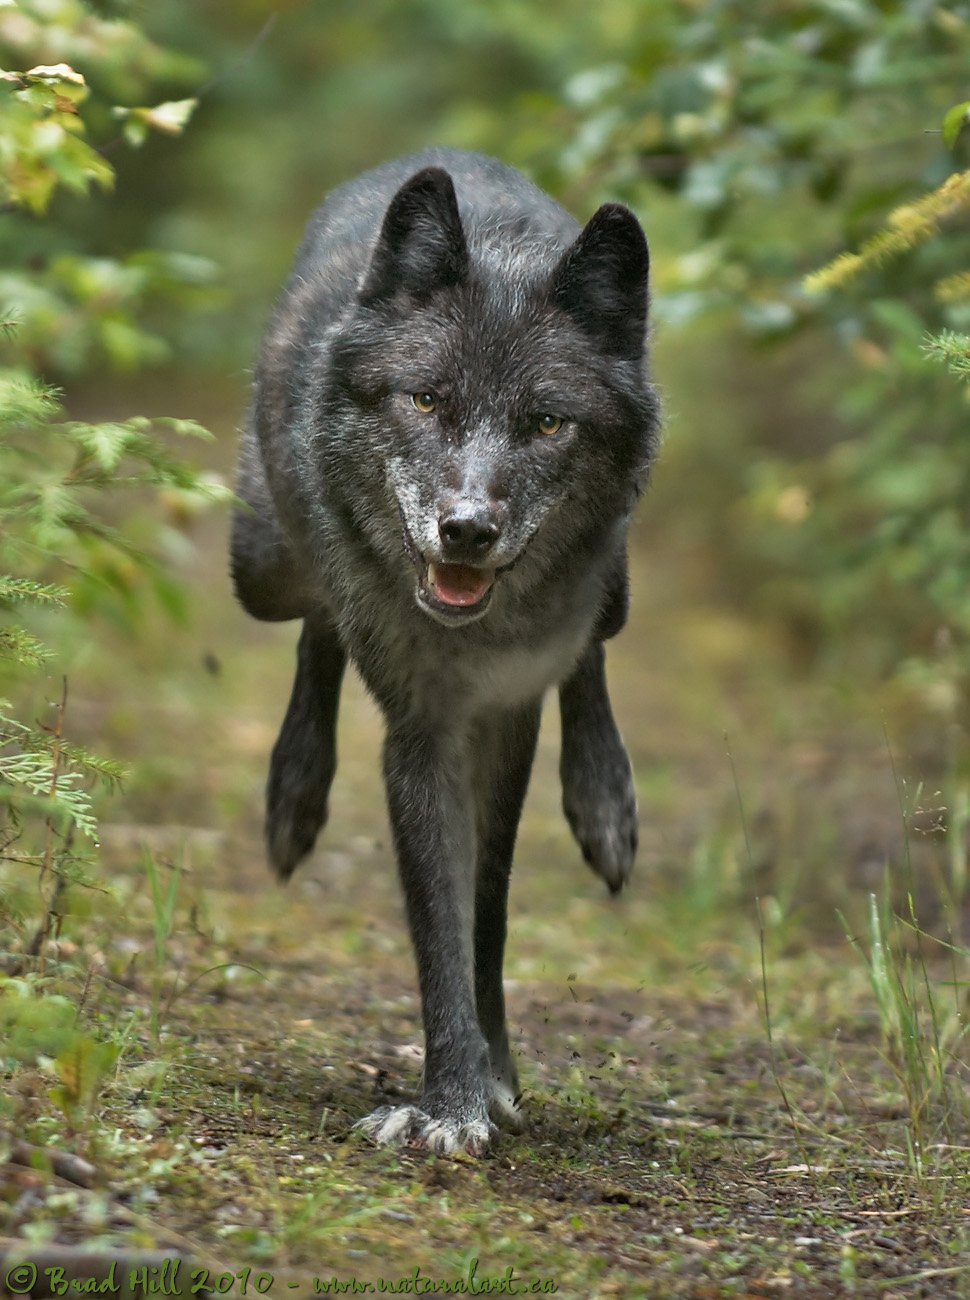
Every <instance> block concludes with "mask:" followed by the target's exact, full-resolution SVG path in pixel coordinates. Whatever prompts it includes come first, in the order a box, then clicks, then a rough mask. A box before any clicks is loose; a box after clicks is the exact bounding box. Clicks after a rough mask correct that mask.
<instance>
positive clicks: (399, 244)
mask: <svg viewBox="0 0 970 1300" xmlns="http://www.w3.org/2000/svg"><path fill="white" fill-rule="evenodd" d="M467 271H468V249H467V247H466V245H465V232H464V231H463V229H462V225H461V217H460V215H459V212H458V200H457V198H456V197H455V187H454V184H453V183H452V179H451V177H450V176H449V175H448V173H447V172H446V171H444V170H443V169H442V168H441V167H426V168H425V169H424V170H423V171H420V172H417V173H415V175H414V176H412V177H411V179H410V180H409V181H406V182H405V183H404V184H403V185H402V186H401V188H400V189H399V190H398V192H397V193H396V194H395V195H394V197H393V199H391V202H390V205H389V207H388V209H387V212H386V214H385V216H384V224H383V225H382V226H381V233H380V236H379V237H378V240H377V246H376V248H375V249H374V254H373V256H372V258H371V264H370V269H369V270H368V272H367V276H366V278H365V280H364V284H363V288H362V289H361V290H360V295H359V297H360V301H361V302H362V303H364V304H365V306H366V305H370V304H371V303H375V302H379V301H381V300H382V299H385V298H390V297H393V295H394V294H396V293H402V292H403V293H407V294H409V295H411V296H412V297H414V298H419V299H420V298H427V297H428V296H429V295H430V294H432V293H433V292H434V291H435V290H436V289H443V288H447V287H449V286H451V285H456V284H460V283H461V282H462V281H463V280H464V278H465V276H466V274H467Z"/></svg>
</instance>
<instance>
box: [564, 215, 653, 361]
mask: <svg viewBox="0 0 970 1300" xmlns="http://www.w3.org/2000/svg"><path fill="white" fill-rule="evenodd" d="M649 271H650V254H649V252H648V250H647V241H646V238H645V236H644V233H643V230H642V229H641V226H640V223H639V221H637V219H636V217H635V216H634V215H633V213H632V212H631V211H630V209H629V208H625V207H624V206H623V205H622V203H605V204H604V205H603V207H601V208H599V209H598V210H597V211H596V212H595V213H594V214H593V216H592V217H591V218H590V221H589V224H588V225H587V226H586V228H585V230H584V231H583V232H582V234H581V235H580V236H579V238H578V239H577V240H576V242H575V244H573V246H572V248H570V249H569V250H568V251H567V253H566V255H565V257H564V258H563V260H562V262H561V263H560V265H559V270H558V272H557V273H556V281H555V289H556V298H557V300H558V302H559V305H560V306H561V307H562V308H563V309H564V310H565V311H567V312H568V313H569V314H570V316H572V317H573V318H574V319H575V321H576V322H577V324H578V325H579V326H580V327H581V328H582V329H583V330H584V331H585V333H587V334H588V335H590V337H591V338H593V339H595V340H596V342H597V343H598V345H599V346H600V347H601V348H602V349H603V350H604V351H605V352H607V353H609V354H610V355H611V356H616V357H626V358H628V359H630V360H637V359H639V358H640V357H642V356H643V350H644V347H645V344H646V334H647V279H648V274H649Z"/></svg>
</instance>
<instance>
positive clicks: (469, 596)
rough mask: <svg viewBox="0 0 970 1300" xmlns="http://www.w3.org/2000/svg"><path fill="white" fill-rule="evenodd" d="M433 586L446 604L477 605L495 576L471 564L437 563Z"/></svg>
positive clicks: (431, 571) (433, 572) (434, 569)
mask: <svg viewBox="0 0 970 1300" xmlns="http://www.w3.org/2000/svg"><path fill="white" fill-rule="evenodd" d="M429 577H430V579H431V588H432V590H433V591H434V594H435V595H436V596H437V597H438V599H439V600H440V601H441V602H442V603H443V604H445V605H477V604H478V602H479V601H480V600H481V598H482V597H483V596H484V595H485V593H486V591H488V589H489V587H490V586H491V585H492V581H493V577H492V574H490V573H484V572H483V571H482V570H481V569H475V568H472V566H471V565H470V564H435V565H433V566H432V568H431V570H430V573H429Z"/></svg>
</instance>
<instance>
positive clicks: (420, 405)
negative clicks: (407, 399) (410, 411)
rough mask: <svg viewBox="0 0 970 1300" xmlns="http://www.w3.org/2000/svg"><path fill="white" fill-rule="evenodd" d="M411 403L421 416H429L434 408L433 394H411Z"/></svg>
mask: <svg viewBox="0 0 970 1300" xmlns="http://www.w3.org/2000/svg"><path fill="white" fill-rule="evenodd" d="M411 401H412V403H413V404H414V408H415V410H418V411H420V412H421V414H422V415H430V414H431V412H432V411H433V410H434V408H435V400H434V393H412V394H411Z"/></svg>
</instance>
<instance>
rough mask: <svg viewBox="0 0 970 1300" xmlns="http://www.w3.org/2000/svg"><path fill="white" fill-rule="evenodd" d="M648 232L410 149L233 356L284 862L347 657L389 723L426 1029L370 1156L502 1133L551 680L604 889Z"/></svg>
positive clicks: (320, 766) (324, 745)
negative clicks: (276, 678) (532, 777)
mask: <svg viewBox="0 0 970 1300" xmlns="http://www.w3.org/2000/svg"><path fill="white" fill-rule="evenodd" d="M648 264H649V258H648V252H647V244H646V240H645V238H644V235H643V231H642V230H641V227H640V224H639V222H638V221H637V219H636V217H634V215H633V213H632V212H630V211H629V210H628V209H627V208H625V207H623V206H621V205H619V204H615V203H611V204H606V205H605V206H603V207H601V208H600V209H599V210H598V211H597V212H596V213H595V214H594V216H593V217H592V219H591V220H590V221H589V223H588V224H587V225H586V226H585V228H583V229H580V227H579V225H578V224H577V223H576V222H575V221H574V220H573V218H572V217H571V216H569V215H568V214H567V213H566V212H565V211H564V210H563V209H562V208H561V207H560V206H559V205H558V204H557V203H555V202H554V201H553V200H552V199H551V198H550V197H549V196H548V195H546V194H544V193H543V192H542V191H540V190H539V189H537V188H536V187H535V186H533V185H532V184H531V183H530V182H529V181H527V180H526V179H525V177H524V176H522V175H520V174H519V173H518V172H516V171H513V170H511V169H510V168H508V167H505V166H503V165H502V164H501V163H498V162H496V161H494V160H492V159H490V158H485V157H482V156H480V155H477V154H471V153H463V152H459V151H455V150H450V149H434V150H430V151H427V152H425V153H422V154H418V155H416V156H413V157H410V158H405V159H402V160H400V161H398V162H394V163H390V164H388V165H386V166H383V167H379V168H378V169H377V170H376V171H373V172H370V173H369V174H367V175H365V176H363V177H361V178H360V179H359V180H356V181H353V182H352V183H350V184H348V185H345V186H343V187H342V188H340V189H337V190H336V191H335V192H334V193H333V194H331V196H330V197H329V198H328V199H327V201H326V202H325V203H324V205H323V206H322V207H321V208H320V209H319V211H318V212H317V213H316V215H315V216H314V217H313V218H312V220H311V221H310V224H309V226H308V229H307V232H306V235H305V238H304V240H303V244H302V246H301V248H300V251H299V254H298V256H297V260H296V264H295V267H294V270H293V272H292V275H291V276H290V279H289V281H288V282H287V284H286V286H285V288H284V290H283V293H282V297H281V298H280V301H279V303H278V305H277V308H276V313H275V316H274V317H273V319H272V322H271V324H270V326H269V330H268V332H267V334H266V337H265V340H264V342H263V345H262V350H261V353H260V355H259V359H258V363H257V367H256V371H255V390H254V398H253V403H252V409H251V413H250V417H249V421H248V425H247V427H246V429H245V431H244V434H243V438H242V445H241V453H240V460H239V470H238V486H237V491H238V495H239V497H240V498H241V499H242V502H243V503H245V504H244V505H243V506H241V507H239V508H238V509H237V511H236V513H235V516H234V525H233V536H232V572H233V578H234V584H235V589H236V593H237V595H238V598H239V600H240V601H241V602H242V604H243V605H244V607H245V608H246V609H247V610H248V611H249V612H250V613H251V614H253V615H254V616H255V617H256V618H261V619H270V620H275V619H302V620H303V628H302V634H301V636H300V640H299V648H298V653H297V666H296V679H295V681H294V684H293V693H292V697H291V699H290V703H289V707H288V709H287V712H286V715H285V720H284V722H283V725H282V730H281V732H280V736H279V739H278V741H277V743H276V746H275V748H274V750H273V754H272V759H271V762H270V773H269V781H268V786H267V823H266V833H267V840H268V846H269V856H270V858H271V861H272V863H273V865H274V867H275V869H276V871H277V872H278V874H279V875H280V876H281V877H283V878H287V877H289V876H290V874H291V873H292V871H293V869H294V868H295V867H296V865H297V863H298V862H299V861H300V860H301V859H302V858H303V857H305V856H306V855H307V853H309V852H310V850H311V848H312V846H313V844H314V841H315V839H316V837H317V834H318V832H319V831H320V829H321V827H322V826H323V825H324V823H325V821H326V819H327V810H328V809H327V800H328V794H329V789H330V783H331V780H332V778H333V775H334V768H335V765H336V754H335V742H334V732H335V726H336V718H337V707H338V699H339V694H340V684H341V678H342V675H343V671H344V666H345V663H346V660H347V658H348V657H349V658H350V659H351V660H352V661H353V663H354V664H355V665H356V667H357V669H358V670H359V672H360V674H361V676H362V678H363V681H364V682H365V684H366V686H367V687H368V689H369V690H370V691H371V692H372V694H373V696H374V698H375V699H376V701H377V702H378V704H379V705H380V707H381V709H382V711H383V714H384V717H385V720H386V727H387V730H386V739H385V743H384V776H385V783H386V791H387V801H388V808H389V813H390V821H391V826H392V830H393V836H394V843H395V848H396V852H397V858H398V864H399V869H400V876H401V881H402V885H403V890H404V897H405V900H406V906H407V915H408V920H409V924H410V929H411V935H412V939H413V942H414V948H415V953H416V958H417V967H418V975H419V983H420V990H421V1003H422V1013H423V1020H424V1031H425V1043H426V1048H425V1069H424V1084H423V1087H424V1091H423V1096H422V1098H421V1100H420V1103H419V1104H418V1105H399V1106H389V1105H384V1106H381V1107H380V1108H379V1109H377V1110H375V1111H374V1113H373V1114H371V1115H368V1116H367V1117H366V1118H365V1119H363V1120H361V1121H360V1127H362V1128H363V1129H364V1130H365V1131H366V1133H368V1134H369V1135H370V1136H371V1137H372V1138H373V1139H374V1140H375V1141H377V1142H379V1143H393V1142H402V1143H405V1144H408V1145H411V1146H415V1147H423V1148H426V1149H429V1150H432V1151H440V1152H450V1151H455V1150H458V1149H465V1150H466V1151H469V1152H472V1153H479V1152H481V1151H482V1150H483V1149H484V1148H485V1146H486V1145H487V1143H488V1142H489V1140H490V1139H491V1137H492V1136H493V1134H494V1131H495V1125H494V1122H493V1121H504V1122H506V1123H508V1124H510V1125H512V1126H519V1125H520V1122H521V1121H520V1117H519V1111H518V1107H517V1097H518V1092H519V1087H518V1081H517V1076H516V1069H515V1064H514V1062H513V1059H512V1055H511V1052H510V1049H509V1038H508V1031H507V1028H506V1019H505V1004H504V996H503V989H502V961H503V952H504V946H505V935H506V910H507V909H506V904H507V895H508V882H509V872H510V868H511V862H512V850H513V846H514V843H515V837H516V830H517V826H518V821H519V815H520V812H521V808H522V801H523V799H524V797H525V792H526V786H527V783H528V779H529V771H530V768H531V765H532V759H533V754H534V750H535V745H536V736H537V733H538V728H539V713H540V705H541V701H542V697H543V694H544V692H545V691H546V690H547V689H548V688H549V687H553V686H554V687H558V691H559V699H560V707H561V714H562V751H561V764H560V768H561V778H562V787H563V807H564V810H565V813H566V816H567V818H568V820H569V823H570V825H571V827H572V830H573V832H574V834H575V836H576V839H577V840H578V842H579V844H580V846H581V848H582V851H583V853H584V855H585V857H586V859H587V861H588V862H589V863H590V865H591V866H592V868H593V870H594V871H596V872H598V873H599V875H600V876H602V877H603V879H604V880H605V881H606V883H607V885H608V886H609V887H610V889H611V890H613V891H616V890H618V889H620V888H621V886H622V885H623V884H624V882H625V881H626V880H627V878H628V875H629V872H630V868H631V865H632V862H633V856H634V852H635V848H636V833H637V812H636V798H635V794H634V787H633V778H632V773H631V769H630V763H629V759H628V757H627V754H626V751H625V749H624V747H623V742H622V740H621V739H620V735H619V733H618V731H617V727H616V723H615V722H614V719H613V714H612V711H611V708H610V701H609V697H608V695H607V687H606V678H605V670H604V651H603V642H604V641H605V640H606V639H608V638H609V637H611V636H613V635H614V634H615V633H616V632H617V631H618V630H619V629H620V627H622V625H623V623H624V621H625V618H626V612H627V603H628V582H627V565H626V538H627V530H628V526H629V522H630V516H631V512H632V510H633V507H634V503H635V501H636V498H637V497H638V495H639V494H640V492H641V491H642V489H643V487H644V485H645V483H646V479H647V475H648V470H649V467H650V463H651V461H652V459H653V456H654V453H655V448H656V443H657V429H658V403H657V399H656V397H655V394H654V392H653V389H652V388H651V385H650V382H649V379H648V375H647V369H646V361H645V345H646V328H647V277H648Z"/></svg>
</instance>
